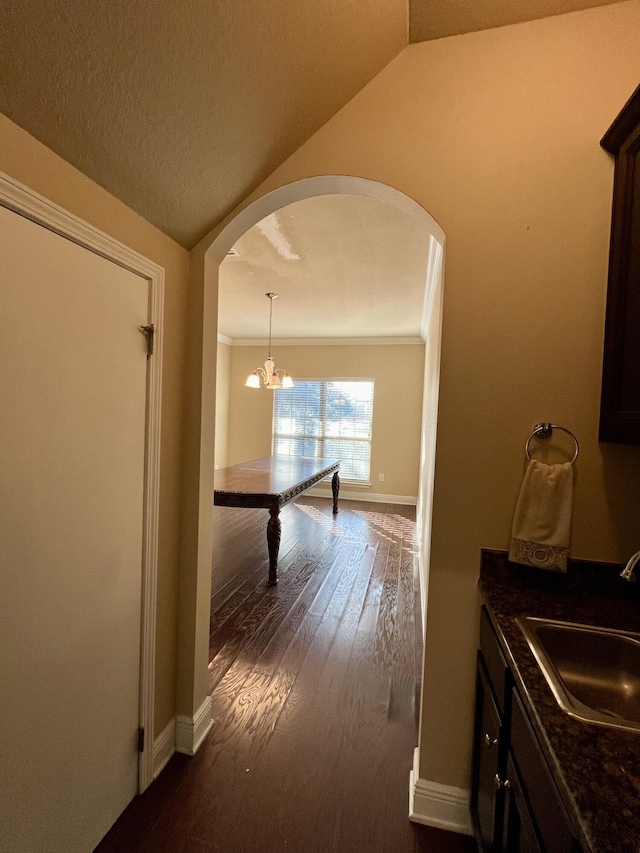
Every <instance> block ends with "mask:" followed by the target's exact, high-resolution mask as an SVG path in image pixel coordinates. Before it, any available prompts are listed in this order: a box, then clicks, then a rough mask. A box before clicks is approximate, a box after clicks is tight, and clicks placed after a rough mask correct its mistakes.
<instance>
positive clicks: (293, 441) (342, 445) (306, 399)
mask: <svg viewBox="0 0 640 853" xmlns="http://www.w3.org/2000/svg"><path fill="white" fill-rule="evenodd" d="M273 396H274V403H273V453H274V454H277V455H279V456H281V455H282V456H315V457H325V458H330V459H340V460H341V462H340V477H341V478H342V479H344V480H356V481H358V482H368V481H369V469H370V463H371V422H372V419H373V380H371V379H315V380H304V381H303V380H299V379H296V384H295V387H294V388H291V389H290V390H287V391H276V393H275V394H274V395H273Z"/></svg>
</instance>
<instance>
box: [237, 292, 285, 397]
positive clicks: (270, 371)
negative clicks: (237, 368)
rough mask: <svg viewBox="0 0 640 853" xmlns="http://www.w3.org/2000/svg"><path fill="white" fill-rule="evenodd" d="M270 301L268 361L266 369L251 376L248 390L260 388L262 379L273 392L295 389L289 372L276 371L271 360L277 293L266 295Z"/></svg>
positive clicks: (257, 368) (279, 368) (255, 371)
mask: <svg viewBox="0 0 640 853" xmlns="http://www.w3.org/2000/svg"><path fill="white" fill-rule="evenodd" d="M265 296H266V297H267V298H268V299H269V350H268V355H267V360H266V361H265V363H264V368H262V367H256V369H255V370H254V371H253V373H251V374H250V375H249V378H248V379H247V381H246V382H245V383H244V384H245V385H246V386H247V388H259V387H260V377H262V381H263V383H264V387H265V388H270V389H271V390H272V391H279V390H281V389H283V388H293V379H292V378H291V377H290V376H288V375H287V371H286V370H284V369H283V368H282V367H278V368H277V369H276V365H275V362H274V360H273V359H272V358H271V321H272V318H273V300H274V299H277V298H278V294H277V293H265Z"/></svg>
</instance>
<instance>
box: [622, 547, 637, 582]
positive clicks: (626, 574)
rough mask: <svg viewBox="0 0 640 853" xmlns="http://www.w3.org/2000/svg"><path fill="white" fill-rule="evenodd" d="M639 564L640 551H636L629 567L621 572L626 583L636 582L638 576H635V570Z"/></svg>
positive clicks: (628, 564)
mask: <svg viewBox="0 0 640 853" xmlns="http://www.w3.org/2000/svg"><path fill="white" fill-rule="evenodd" d="M638 563H640V551H636V553H635V554H634V555H633V557H631V558H630V560H629V562H628V563H627V565H626V566H625V567H624V569H623V570H622V571H621V572H620V577H621V578H624V579H625V580H626V581H634V580H635V579H636V576H635V575H634V573H633V570H634V569H635V567H636V565H637V564H638Z"/></svg>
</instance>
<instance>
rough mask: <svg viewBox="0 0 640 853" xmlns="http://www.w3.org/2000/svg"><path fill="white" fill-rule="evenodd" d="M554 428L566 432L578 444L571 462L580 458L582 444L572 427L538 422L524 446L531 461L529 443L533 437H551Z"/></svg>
mask: <svg viewBox="0 0 640 853" xmlns="http://www.w3.org/2000/svg"><path fill="white" fill-rule="evenodd" d="M554 429H559V430H561V431H562V432H566V433H567V435H570V436H571V438H572V439H573V440H574V442H575V444H576V452H575V453H574V454H573V459H572V460H571V464H572V465H573V463H574V462H575V461H576V459H577V458H578V453H580V445H579V444H578V439H577V438H576V437H575V435H574V434H573V433H572V432H571V430H570V429H566V428H565V427H561V426H557V425H556V424H536V425H535V426H534V428H533V432H532V433H531V435H530V436H529V438H528V439H527V443H526V444H525V446H524V452H525V453H526V454H527V459H528V460H529V461H531V454H530V453H529V445H530V444H531V439H532V438H549V437H550V436H551V433H552V432H553V431H554Z"/></svg>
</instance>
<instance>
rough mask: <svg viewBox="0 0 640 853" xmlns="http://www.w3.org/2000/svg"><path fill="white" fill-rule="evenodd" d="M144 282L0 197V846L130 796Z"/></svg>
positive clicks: (56, 841)
mask: <svg viewBox="0 0 640 853" xmlns="http://www.w3.org/2000/svg"><path fill="white" fill-rule="evenodd" d="M148 288H149V283H148V282H147V281H146V280H145V279H143V278H142V277H140V276H138V275H135V274H134V273H131V272H129V271H127V270H124V269H122V268H121V267H119V266H117V265H116V264H114V263H112V262H110V261H107V260H105V259H104V258H102V257H100V256H98V255H96V254H94V253H93V252H90V251H89V250H87V249H84V248H82V247H80V246H78V245H77V244H75V243H73V242H71V241H70V240H67V239H65V238H63V237H60V236H58V235H57V234H54V233H52V232H51V231H48V230H47V229H45V228H43V227H41V226H39V225H37V224H35V223H33V222H31V221H29V220H28V219H26V218H24V217H22V216H19V215H18V214H16V213H13V212H11V211H9V210H7V209H6V208H3V207H0V850H2V851H10V852H11V853H27V851H28V853H76V851H78V853H88V851H91V850H93V848H94V847H95V845H96V844H97V843H98V841H99V840H100V839H101V838H102V836H103V835H104V834H105V833H106V831H107V830H108V829H109V827H110V826H111V824H112V823H113V822H114V821H115V820H116V818H117V817H118V815H119V814H120V813H121V812H122V811H123V809H124V808H125V807H126V805H127V804H128V803H129V801H130V800H131V799H132V798H133V797H134V796H135V794H136V791H137V772H138V753H137V730H138V715H139V680H140V621H141V577H142V532H143V497H144V495H143V485H144V480H143V478H144V458H145V400H146V372H147V364H146V362H147V359H146V344H145V339H144V337H143V335H142V334H141V333H140V331H139V330H138V327H139V326H140V325H144V324H146V323H147V322H148V321H147V317H148Z"/></svg>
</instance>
